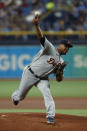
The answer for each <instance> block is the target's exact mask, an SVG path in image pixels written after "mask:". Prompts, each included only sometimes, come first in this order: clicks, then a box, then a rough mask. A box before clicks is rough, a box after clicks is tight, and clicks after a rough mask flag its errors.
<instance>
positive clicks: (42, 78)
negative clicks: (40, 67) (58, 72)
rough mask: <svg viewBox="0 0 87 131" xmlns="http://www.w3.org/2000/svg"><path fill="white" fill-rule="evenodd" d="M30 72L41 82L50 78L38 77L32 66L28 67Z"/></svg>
mask: <svg viewBox="0 0 87 131" xmlns="http://www.w3.org/2000/svg"><path fill="white" fill-rule="evenodd" d="M28 70H29V71H30V72H31V73H32V74H33V75H34V76H35V77H36V78H38V79H40V80H48V77H40V76H38V75H36V74H35V73H34V71H33V70H32V69H31V68H30V66H28Z"/></svg>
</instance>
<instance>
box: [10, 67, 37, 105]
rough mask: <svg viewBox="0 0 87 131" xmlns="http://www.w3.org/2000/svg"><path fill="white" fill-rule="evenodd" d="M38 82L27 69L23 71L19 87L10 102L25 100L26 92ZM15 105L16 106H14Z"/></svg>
mask: <svg viewBox="0 0 87 131" xmlns="http://www.w3.org/2000/svg"><path fill="white" fill-rule="evenodd" d="M37 81H38V80H37V79H36V78H35V77H34V75H33V74H31V72H30V71H29V70H28V69H27V67H26V68H25V69H24V72H23V75H22V78H21V82H20V86H19V88H18V89H17V90H16V91H15V92H14V93H13V94H12V97H11V98H12V100H13V102H14V101H18V102H19V101H20V100H22V99H24V98H25V96H26V94H27V92H28V91H29V90H30V89H31V88H32V86H33V85H34V84H35V83H36V82H37ZM15 105H16V104H15Z"/></svg>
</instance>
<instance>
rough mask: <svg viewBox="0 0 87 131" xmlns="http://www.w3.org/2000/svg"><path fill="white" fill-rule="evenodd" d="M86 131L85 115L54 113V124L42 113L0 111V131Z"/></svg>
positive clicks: (86, 120)
mask: <svg viewBox="0 0 87 131" xmlns="http://www.w3.org/2000/svg"><path fill="white" fill-rule="evenodd" d="M48 130H49V131H87V117H79V116H71V115H62V114H56V116H55V125H48V124H47V123H46V116H45V114H44V113H0V131H48Z"/></svg>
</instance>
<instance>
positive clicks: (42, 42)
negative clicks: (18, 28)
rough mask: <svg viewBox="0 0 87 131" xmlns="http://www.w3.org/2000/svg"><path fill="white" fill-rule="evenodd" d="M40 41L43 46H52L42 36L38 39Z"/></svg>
mask: <svg viewBox="0 0 87 131" xmlns="http://www.w3.org/2000/svg"><path fill="white" fill-rule="evenodd" d="M40 43H41V45H42V46H43V47H44V48H47V47H48V48H50V47H54V46H53V45H52V43H51V42H50V41H48V40H47V38H46V37H45V36H44V37H43V38H41V39H40Z"/></svg>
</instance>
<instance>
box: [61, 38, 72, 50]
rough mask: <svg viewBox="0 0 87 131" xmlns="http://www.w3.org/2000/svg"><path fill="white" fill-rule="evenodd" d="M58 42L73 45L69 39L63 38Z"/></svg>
mask: <svg viewBox="0 0 87 131" xmlns="http://www.w3.org/2000/svg"><path fill="white" fill-rule="evenodd" d="M60 44H64V45H65V46H68V47H69V48H72V47H73V45H72V44H71V41H70V40H67V39H63V40H61V41H60Z"/></svg>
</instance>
